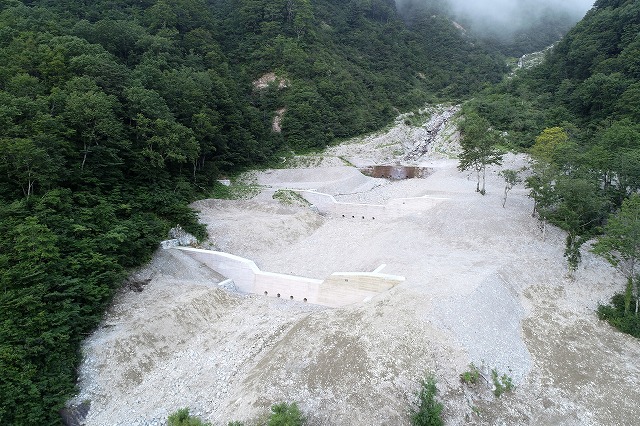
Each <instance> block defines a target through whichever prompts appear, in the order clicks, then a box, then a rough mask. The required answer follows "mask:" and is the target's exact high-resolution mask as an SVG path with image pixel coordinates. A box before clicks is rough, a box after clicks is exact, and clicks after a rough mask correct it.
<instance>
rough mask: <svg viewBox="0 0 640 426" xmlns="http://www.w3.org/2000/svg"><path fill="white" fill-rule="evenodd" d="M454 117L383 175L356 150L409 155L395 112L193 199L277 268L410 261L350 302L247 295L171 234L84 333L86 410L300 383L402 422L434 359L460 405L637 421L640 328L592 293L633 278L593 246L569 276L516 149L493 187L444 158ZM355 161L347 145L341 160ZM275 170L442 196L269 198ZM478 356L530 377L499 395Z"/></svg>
mask: <svg viewBox="0 0 640 426" xmlns="http://www.w3.org/2000/svg"><path fill="white" fill-rule="evenodd" d="M454 136H455V135H453V133H451V134H449V136H447V137H446V138H441V139H439V140H436V141H434V142H433V144H432V146H431V147H430V148H429V150H428V151H427V152H426V153H425V154H424V155H422V156H421V157H419V158H417V159H413V160H411V164H413V165H419V166H423V167H430V168H432V169H433V173H432V174H431V175H430V176H428V177H427V178H424V179H410V180H402V181H395V182H389V181H386V180H383V179H374V178H369V177H365V176H364V175H361V174H360V173H359V172H357V169H355V168H354V165H355V166H359V167H360V166H365V165H370V164H381V163H386V164H393V163H395V162H403V164H404V163H405V162H404V160H403V158H404V155H405V154H406V153H407V152H409V151H411V149H412V147H413V146H412V144H414V142H413V141H414V140H415V139H416V138H419V137H422V135H421V134H419V132H418V133H416V131H414V130H411V129H410V128H407V127H405V126H404V124H403V122H402V121H399V122H398V126H397V127H396V128H394V129H392V130H390V131H389V132H388V133H386V134H384V135H379V136H378V137H370V138H367V139H364V140H359V141H352V142H350V143H347V144H343V145H340V146H338V147H334V148H332V149H330V150H328V151H327V152H325V153H323V154H321V155H318V156H316V157H307V158H305V159H304V160H298V162H299V164H298V165H300V163H305V164H303V165H304V166H305V167H302V168H300V167H292V168H290V169H281V170H270V171H265V172H258V173H256V174H254V175H253V176H252V177H251V179H252V180H253V181H254V182H255V183H258V184H260V185H261V188H262V191H261V192H260V194H258V195H257V196H255V197H253V198H251V199H248V200H236V201H229V200H226V201H223V200H204V201H201V202H198V203H196V204H195V206H196V208H198V209H199V210H200V212H201V220H202V221H203V222H204V223H206V224H207V226H208V229H209V234H210V240H209V241H208V242H207V245H208V246H209V247H213V248H215V249H217V250H221V251H226V252H229V253H233V254H236V255H239V256H243V257H246V258H250V259H252V260H254V261H255V262H256V263H257V264H258V266H259V267H260V268H261V269H262V270H265V271H272V272H280V273H287V274H295V275H302V276H307V277H312V278H318V279H323V278H326V276H328V275H329V274H330V273H332V272H335V271H358V270H361V271H372V270H374V269H375V268H377V267H378V266H379V265H381V264H386V267H385V269H384V272H385V273H389V274H396V275H402V276H404V277H406V281H405V282H404V283H402V284H400V285H398V286H397V287H395V288H394V289H392V290H390V291H388V292H386V293H384V294H381V295H379V296H377V297H375V298H373V299H372V300H370V301H368V302H366V303H363V304H359V305H353V306H349V307H346V308H341V309H328V308H322V307H319V306H313V305H309V304H304V303H299V302H292V301H289V300H280V299H274V298H267V297H264V296H260V295H240V294H234V293H229V292H226V291H225V290H222V289H220V288H218V287H217V285H216V283H217V282H219V281H220V280H221V279H223V278H222V277H220V276H218V275H217V274H215V273H214V272H213V271H211V270H208V269H207V268H206V267H202V266H201V265H198V264H196V263H195V262H193V261H192V260H191V259H190V258H188V257H187V256H185V255H184V254H183V253H180V252H178V251H175V250H159V251H158V253H157V255H156V257H155V259H154V261H153V262H152V263H151V264H150V265H149V266H148V267H147V268H145V269H144V270H141V271H139V272H138V274H137V275H138V276H139V277H140V278H151V281H150V283H149V284H148V285H146V286H145V287H144V290H143V291H142V292H132V291H131V292H123V293H122V294H121V295H120V296H119V298H118V299H117V301H116V303H115V305H114V306H113V307H112V309H111V310H110V312H109V313H108V315H107V319H106V320H105V322H104V324H103V326H102V327H101V328H100V329H99V330H97V331H96V332H95V333H94V335H92V336H91V337H90V338H89V339H88V340H87V341H86V343H85V346H84V352H85V361H84V363H83V365H82V368H81V381H80V388H81V392H80V394H79V395H78V397H77V398H76V401H77V402H80V401H83V400H90V401H91V409H90V411H89V414H88V417H87V420H86V424H87V425H96V426H97V425H155V424H158V425H160V424H164V423H165V421H166V418H167V416H168V414H169V413H172V412H174V411H176V410H177V409H179V408H182V407H190V409H191V413H192V414H195V415H198V416H200V417H201V418H202V419H204V420H207V421H210V422H212V423H213V424H214V425H219V424H220V425H226V424H227V422H229V421H232V420H241V421H246V422H247V424H254V423H256V422H259V421H260V419H261V418H262V419H264V416H265V415H266V414H267V413H268V411H269V407H270V406H271V405H272V404H274V403H277V402H280V401H289V402H293V401H296V402H297V403H298V404H299V406H300V408H301V409H302V411H303V412H304V413H305V415H306V416H307V418H308V424H310V425H405V424H409V411H410V409H411V407H412V403H413V402H414V401H415V400H416V393H417V391H418V388H419V381H420V379H421V378H422V377H424V375H425V374H429V373H431V374H434V375H435V377H436V379H437V384H438V389H439V398H440V399H441V400H442V402H443V403H444V406H445V409H444V417H445V420H446V423H447V424H451V425H457V424H478V425H625V424H629V425H630V424H632V423H633V422H634V421H635V420H636V418H637V415H638V413H639V411H638V410H639V409H638V407H639V406H640V390H639V389H640V365H638V363H637V360H638V359H640V341H638V340H636V339H634V338H632V337H629V336H626V335H623V334H621V333H618V332H616V331H615V330H613V329H612V328H611V327H609V326H608V325H607V324H605V323H602V322H600V321H598V319H597V318H596V316H595V313H594V310H595V309H596V307H597V304H598V303H599V302H605V301H607V300H608V299H609V298H610V296H611V295H612V294H613V293H614V292H616V291H618V290H620V289H621V288H622V285H623V279H622V278H621V277H620V276H618V275H617V274H616V273H615V272H614V271H613V270H612V269H611V268H610V267H609V266H608V265H607V264H606V262H605V261H604V260H602V259H600V258H597V257H595V256H594V255H593V254H591V253H589V252H588V251H587V250H585V251H584V252H583V262H582V264H581V265H580V267H579V269H578V270H577V271H576V273H575V274H574V276H573V277H570V276H568V274H567V268H566V263H565V262H564V259H563V256H562V253H563V247H564V236H563V234H562V233H561V232H560V231H558V230H555V229H549V228H550V227H548V228H547V230H546V233H545V235H544V238H543V233H542V232H541V228H540V223H539V222H538V220H537V219H535V218H533V217H532V216H531V211H532V208H533V203H532V201H531V200H530V199H529V198H528V197H527V195H526V193H527V191H526V189H525V188H523V187H516V188H514V190H513V191H512V192H511V193H510V194H509V198H508V200H507V203H506V207H505V208H503V207H502V190H503V181H502V179H501V178H500V177H499V176H498V172H499V170H500V169H502V168H514V169H518V168H520V167H522V166H524V165H526V159H525V158H524V157H523V156H515V155H509V156H507V157H506V158H505V164H504V165H503V166H500V167H499V168H494V169H491V170H490V172H489V173H488V181H487V195H485V196H481V195H479V194H477V193H475V192H474V189H475V181H474V175H472V174H469V173H460V172H458V171H457V169H456V166H457V161H456V160H455V159H450V158H447V156H446V154H447V152H452V150H454V148H455V143H454V142H455V141H453V142H452V139H451V138H452V137H454ZM347 163H348V164H349V165H346V164H347ZM281 188H298V189H315V190H318V191H321V192H328V193H331V194H333V195H334V196H335V197H336V199H338V200H339V201H346V202H357V203H375V204H384V203H386V202H388V201H389V200H392V199H395V198H404V197H420V196H425V195H428V196H433V197H437V198H438V199H439V200H440V201H439V202H437V203H434V204H433V205H432V206H431V207H428V208H425V209H424V210H422V211H419V212H412V213H410V214H406V215H399V216H397V217H387V218H380V219H379V220H375V221H372V220H357V219H348V218H342V217H330V216H322V215H319V214H318V213H316V212H314V210H313V209H312V208H309V207H308V206H305V205H302V204H301V205H295V204H293V205H284V204H282V203H280V202H278V201H276V200H274V199H273V198H272V194H273V193H274V191H275V190H277V189H281ZM470 363H474V364H475V365H476V366H478V367H480V368H481V370H482V371H483V373H484V376H486V377H487V378H490V373H489V370H490V369H492V368H495V369H496V370H497V371H498V372H499V373H500V374H503V373H504V374H507V375H508V376H509V377H511V378H513V381H514V383H515V385H516V389H515V390H514V391H513V392H511V393H507V394H505V395H503V396H502V397H501V398H499V399H497V398H495V397H494V396H493V394H492V392H491V387H490V386H489V385H488V384H487V383H486V382H485V381H483V380H481V383H480V384H479V385H476V386H475V387H468V386H466V385H463V384H462V383H461V382H460V378H459V375H460V373H462V372H464V371H466V370H468V369H469V367H468V365H469V364H470Z"/></svg>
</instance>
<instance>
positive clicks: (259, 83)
mask: <svg viewBox="0 0 640 426" xmlns="http://www.w3.org/2000/svg"><path fill="white" fill-rule="evenodd" d="M273 82H277V83H278V89H284V88H286V87H289V82H288V81H287V80H286V79H285V78H282V77H278V76H277V75H276V74H275V73H274V72H268V73H266V74H264V75H263V76H262V77H260V78H259V79H257V80H255V81H254V82H253V87H254V88H255V89H258V90H262V89H266V88H267V87H269V85H270V84H271V83H273Z"/></svg>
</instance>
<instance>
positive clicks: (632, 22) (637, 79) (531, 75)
mask: <svg viewBox="0 0 640 426" xmlns="http://www.w3.org/2000/svg"><path fill="white" fill-rule="evenodd" d="M467 108H468V109H469V110H475V111H476V112H478V113H479V114H480V115H482V116H483V117H484V118H486V119H487V120H489V122H490V123H491V126H492V127H493V128H495V129H496V130H500V131H501V132H504V133H503V134H505V135H506V136H505V139H504V142H505V143H507V144H511V145H512V146H517V147H520V148H529V147H531V148H530V153H531V155H532V157H533V158H534V160H535V165H534V169H533V175H532V176H531V177H530V178H529V179H528V186H529V188H530V190H531V195H532V196H533V198H534V199H535V201H536V207H537V208H536V210H537V214H538V215H539V217H540V218H541V219H542V220H543V221H548V222H550V223H552V224H555V225H557V226H559V227H561V228H563V229H564V230H566V231H567V232H568V237H567V246H566V252H565V256H566V257H567V260H568V262H569V266H570V268H572V269H575V268H576V267H577V266H578V264H579V262H580V248H581V247H582V245H583V243H585V242H586V241H588V240H590V239H591V238H594V237H597V238H604V240H607V238H609V237H611V235H607V234H610V233H611V232H616V231H617V232H618V235H617V237H616V238H617V240H618V241H619V242H620V243H619V244H617V245H614V244H611V245H609V247H608V248H605V247H603V246H602V244H600V243H599V245H597V246H596V251H599V252H600V253H601V254H604V255H605V257H607V258H608V259H609V260H610V261H611V262H612V264H613V265H614V266H616V267H617V268H618V269H620V270H621V272H623V273H624V274H625V275H627V277H628V279H629V282H628V286H627V289H626V291H625V296H624V299H625V301H624V305H625V306H624V307H623V306H622V304H619V306H618V307H619V308H620V309H624V313H623V317H624V318H623V319H620V320H615V321H613V322H614V323H615V325H617V326H619V327H620V328H622V329H624V330H625V331H628V332H631V333H632V334H635V335H637V336H640V320H639V319H638V318H639V317H638V313H637V310H636V312H635V314H634V315H627V314H629V312H628V311H629V306H630V305H632V304H633V303H632V302H634V301H637V300H638V295H639V292H640V280H638V278H637V276H636V272H635V268H634V266H633V265H634V263H635V262H636V260H638V257H639V255H640V251H639V247H640V246H639V245H638V241H639V240H638V238H637V235H638V234H637V231H638V229H640V221H638V220H637V217H640V216H639V214H640V211H637V203H634V202H633V200H634V199H635V197H634V194H637V193H638V190H640V125H639V124H638V123H639V120H640V3H639V2H637V1H632V0H599V1H597V2H596V3H595V6H594V8H593V9H592V10H591V11H590V12H589V13H588V14H587V15H586V17H585V18H584V19H583V20H582V21H581V22H580V23H579V24H578V25H576V27H575V28H573V29H572V30H571V31H570V32H569V33H568V34H567V35H566V36H565V37H564V38H563V39H562V41H561V42H560V43H558V45H557V46H556V47H555V48H554V49H553V50H552V51H550V53H549V54H548V55H547V58H546V61H545V63H543V64H542V65H541V66H539V67H537V68H534V69H532V70H530V71H528V72H523V73H521V74H519V75H518V76H517V77H515V78H512V79H507V80H505V81H504V82H502V83H501V84H499V85H497V86H494V87H493V88H491V89H490V90H487V91H485V92H484V93H483V94H482V95H479V96H477V97H476V98H475V99H474V100H473V101H472V102H470V103H469V104H468V105H467ZM630 197H631V199H630ZM634 206H635V209H636V210H635V211H631V210H630V209H632V207H634ZM621 208H622V210H621ZM619 215H623V216H626V217H634V215H635V217H636V219H635V220H633V221H631V222H629V224H628V225H629V227H628V228H626V230H625V231H624V232H622V231H621V229H622V228H618V230H614V229H611V226H609V225H606V224H607V223H608V222H611V223H618V222H619V221H620V218H619V217H618V216H619ZM605 225H606V226H605ZM603 232H604V233H605V235H604V237H601V235H602V233H603ZM609 241H612V240H611V239H609ZM621 290H623V289H621ZM617 300H618V301H620V300H621V299H617ZM616 321H618V322H617V323H616Z"/></svg>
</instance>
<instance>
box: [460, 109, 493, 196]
mask: <svg viewBox="0 0 640 426" xmlns="http://www.w3.org/2000/svg"><path fill="white" fill-rule="evenodd" d="M461 131H462V140H461V142H460V145H461V146H462V153H461V154H460V158H459V160H460V162H459V164H458V170H460V171H463V170H474V171H475V172H476V177H477V182H476V192H479V193H480V194H482V195H484V194H485V193H486V190H485V177H486V171H487V166H488V165H490V164H501V163H502V154H501V153H500V151H498V150H497V149H496V144H497V143H498V141H499V135H498V133H497V132H496V131H495V130H493V129H491V128H490V126H489V122H488V121H487V120H486V119H484V118H482V117H480V116H479V115H477V114H475V113H470V114H467V115H466V116H465V119H464V122H463V123H462V126H461ZM480 181H482V187H481V186H480Z"/></svg>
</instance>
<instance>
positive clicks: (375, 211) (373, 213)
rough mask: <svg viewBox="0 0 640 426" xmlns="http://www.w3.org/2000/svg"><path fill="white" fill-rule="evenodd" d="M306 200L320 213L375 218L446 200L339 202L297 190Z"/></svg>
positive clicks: (334, 215)
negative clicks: (372, 202)
mask: <svg viewBox="0 0 640 426" xmlns="http://www.w3.org/2000/svg"><path fill="white" fill-rule="evenodd" d="M297 192H298V193H300V195H302V196H303V197H304V198H305V199H306V200H307V201H309V202H310V203H311V204H313V205H314V206H316V208H317V209H318V211H319V212H320V213H322V214H328V215H331V216H333V217H337V218H345V219H359V220H376V219H385V218H394V217H400V216H404V215H407V214H415V213H418V212H421V211H424V210H427V209H429V208H431V207H433V206H435V205H436V204H438V203H440V202H442V201H443V200H446V199H447V198H441V197H431V196H425V197H414V198H396V199H393V200H390V201H389V202H388V203H387V204H385V205H382V204H359V203H341V202H339V201H336V199H335V198H334V197H333V196H332V195H330V194H323V193H321V192H315V191H302V190H300V191H297Z"/></svg>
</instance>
